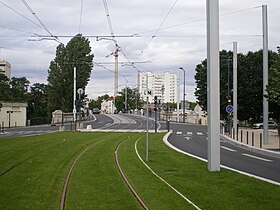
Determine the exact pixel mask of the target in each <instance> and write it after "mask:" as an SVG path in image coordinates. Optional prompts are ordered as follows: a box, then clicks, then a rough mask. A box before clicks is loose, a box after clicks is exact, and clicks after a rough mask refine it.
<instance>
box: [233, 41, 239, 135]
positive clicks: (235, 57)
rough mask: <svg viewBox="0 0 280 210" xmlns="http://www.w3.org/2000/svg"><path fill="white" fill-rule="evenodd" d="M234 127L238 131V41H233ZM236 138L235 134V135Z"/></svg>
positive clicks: (235, 133)
mask: <svg viewBox="0 0 280 210" xmlns="http://www.w3.org/2000/svg"><path fill="white" fill-rule="evenodd" d="M233 129H234V131H235V132H234V135H238V133H237V42H233ZM234 139H236V138H235V136H234Z"/></svg>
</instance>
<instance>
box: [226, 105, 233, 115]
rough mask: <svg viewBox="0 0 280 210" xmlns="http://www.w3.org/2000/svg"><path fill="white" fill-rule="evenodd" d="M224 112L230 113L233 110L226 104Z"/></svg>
mask: <svg viewBox="0 0 280 210" xmlns="http://www.w3.org/2000/svg"><path fill="white" fill-rule="evenodd" d="M226 112H227V113H232V112H233V106H231V105H227V107H226Z"/></svg>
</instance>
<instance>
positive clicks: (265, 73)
mask: <svg viewBox="0 0 280 210" xmlns="http://www.w3.org/2000/svg"><path fill="white" fill-rule="evenodd" d="M262 16H263V18H262V19H263V143H264V144H268V100H267V98H266V97H264V96H265V95H266V94H267V92H266V87H267V85H268V26H267V25H268V23H267V5H263V6H262Z"/></svg>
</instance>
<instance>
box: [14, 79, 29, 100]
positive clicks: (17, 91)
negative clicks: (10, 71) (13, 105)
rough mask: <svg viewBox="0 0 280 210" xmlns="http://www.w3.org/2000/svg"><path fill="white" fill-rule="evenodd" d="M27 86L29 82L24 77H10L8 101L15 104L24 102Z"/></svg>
mask: <svg viewBox="0 0 280 210" xmlns="http://www.w3.org/2000/svg"><path fill="white" fill-rule="evenodd" d="M29 84H30V82H29V81H28V80H27V79H26V77H20V78H16V77H12V79H11V81H10V100H11V101H15V102H26V101H27V91H28V87H29Z"/></svg>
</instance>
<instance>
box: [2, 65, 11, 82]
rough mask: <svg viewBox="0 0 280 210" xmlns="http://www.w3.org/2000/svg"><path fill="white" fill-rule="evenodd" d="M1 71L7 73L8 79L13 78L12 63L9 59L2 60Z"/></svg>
mask: <svg viewBox="0 0 280 210" xmlns="http://www.w3.org/2000/svg"><path fill="white" fill-rule="evenodd" d="M0 72H1V73H3V74H5V75H6V77H8V79H9V80H10V79H11V64H10V63H9V62H7V61H0Z"/></svg>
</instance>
